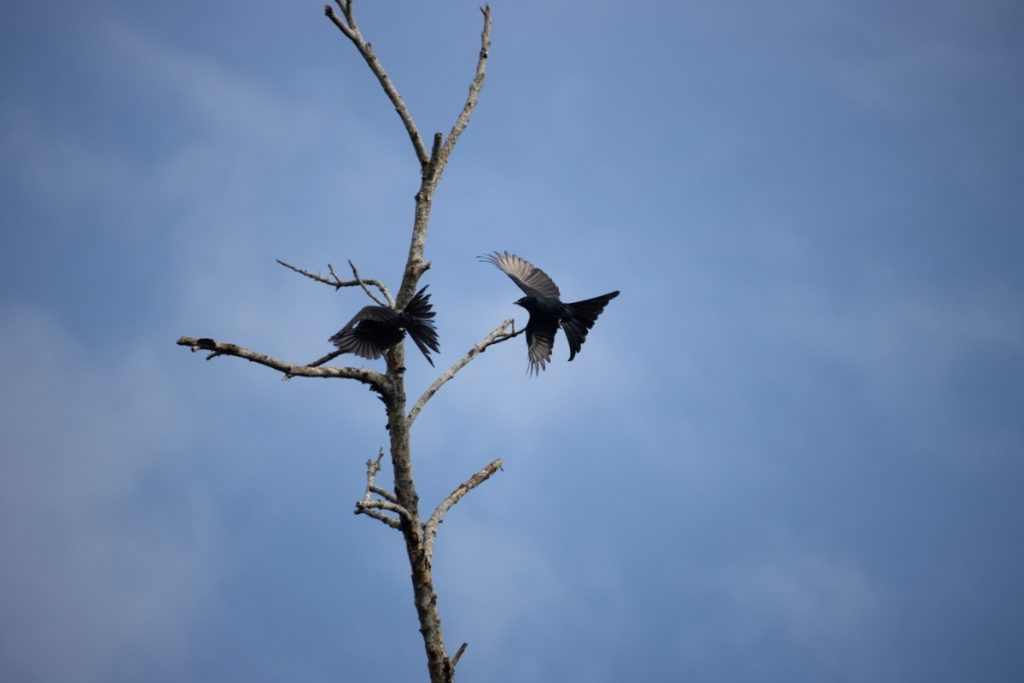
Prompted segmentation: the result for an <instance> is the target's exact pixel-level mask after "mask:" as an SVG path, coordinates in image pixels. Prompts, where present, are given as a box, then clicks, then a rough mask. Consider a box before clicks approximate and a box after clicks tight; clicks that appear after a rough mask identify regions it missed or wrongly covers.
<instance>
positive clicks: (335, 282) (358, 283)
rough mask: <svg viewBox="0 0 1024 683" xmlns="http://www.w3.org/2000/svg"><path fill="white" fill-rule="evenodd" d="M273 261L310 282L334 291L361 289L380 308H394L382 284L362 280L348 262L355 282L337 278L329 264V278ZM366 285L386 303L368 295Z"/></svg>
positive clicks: (279, 261) (376, 281) (388, 293)
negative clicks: (376, 291) (381, 296)
mask: <svg viewBox="0 0 1024 683" xmlns="http://www.w3.org/2000/svg"><path fill="white" fill-rule="evenodd" d="M274 260H275V261H277V262H278V263H280V264H281V265H282V266H284V267H285V268H287V269H288V270H291V271H294V272H296V273H298V274H299V275H304V276H306V277H308V278H309V279H310V280H316V281H317V282H322V283H324V284H325V285H328V286H330V287H334V289H336V290H337V289H341V288H342V287H362V288H363V291H365V292H366V293H367V295H369V297H370V298H371V299H373V300H374V301H376V302H377V303H378V304H379V305H381V306H385V305H387V306H389V307H391V308H394V300H393V299H392V298H391V292H389V291H388V288H387V287H385V286H384V283H383V282H381V281H380V280H366V279H364V278H361V277H359V276H358V274H357V273H356V270H355V266H352V262H351V261H349V262H348V264H349V266H352V272H353V273H354V274H355V275H356V279H355V280H342V279H341V278H340V277H338V274H337V273H335V272H334V266H332V265H331V264H329V263H328V264H327V270H328V271H330V273H331V277H326V276H324V275H321V274H320V273H313V272H311V271H308V270H306V269H305V268H299V267H298V266H293V265H292V264H290V263H286V262H285V261H282V260H281V259H274ZM367 285H371V286H373V287H376V288H377V289H378V290H380V293H381V294H382V295H383V296H384V298H385V299H387V302H388V303H387V304H385V303H384V302H383V301H381V300H380V299H378V298H377V297H375V296H374V295H373V294H370V292H369V290H367V289H366V286H367Z"/></svg>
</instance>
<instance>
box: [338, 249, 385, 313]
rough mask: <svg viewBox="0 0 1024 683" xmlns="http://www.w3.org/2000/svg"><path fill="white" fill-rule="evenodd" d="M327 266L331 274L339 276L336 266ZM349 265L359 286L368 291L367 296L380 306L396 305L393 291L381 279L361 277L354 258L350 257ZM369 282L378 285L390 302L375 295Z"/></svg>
mask: <svg viewBox="0 0 1024 683" xmlns="http://www.w3.org/2000/svg"><path fill="white" fill-rule="evenodd" d="M327 267H328V268H330V269H331V275H334V277H335V278H337V277H338V276H337V274H335V272H334V268H333V267H332V266H331V264H329V263H328V264H327ZM348 267H349V268H351V269H352V277H354V278H355V279H356V282H358V283H359V286H360V287H362V288H363V291H364V292H366V296H368V297H370V298H371V299H373V301H374V303H376V304H377V305H378V306H387V307H388V308H394V307H395V302H394V300H393V299H392V298H391V292H389V291H388V289H387V287H385V286H384V285H383V284H382V283H381V282H380V281H379V280H364V279H362V278H361V277H359V271H358V270H356V264H354V263H352V259H349V261H348ZM368 284H372V285H374V286H375V287H377V289H379V290H380V293H381V294H383V295H384V298H385V299H387V300H388V302H387V303H386V304H385V303H384V302H383V301H381V300H380V299H378V298H377V297H375V296H374V295H373V292H371V291H370V288H369V287H367V286H366V285H368Z"/></svg>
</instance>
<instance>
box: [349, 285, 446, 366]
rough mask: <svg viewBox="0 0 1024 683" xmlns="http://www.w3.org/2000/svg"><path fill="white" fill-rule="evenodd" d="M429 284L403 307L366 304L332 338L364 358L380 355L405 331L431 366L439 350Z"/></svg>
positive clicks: (398, 340)
mask: <svg viewBox="0 0 1024 683" xmlns="http://www.w3.org/2000/svg"><path fill="white" fill-rule="evenodd" d="M426 289H427V288H426V287H423V289H421V290H420V291H418V292H416V295H415V296H414V297H413V298H412V299H411V300H410V301H409V303H408V305H406V307H405V308H403V309H401V310H396V309H394V308H388V307H387V306H364V307H363V308H362V309H361V310H360V311H359V312H358V313H356V314H355V316H353V318H352V319H351V320H350V321H348V323H347V324H346V325H345V327H343V328H341V329H340V330H338V332H337V333H336V334H335V335H334V336H332V337H331V339H330V341H331V343H332V344H334V345H335V346H336V347H337V348H338V351H340V352H342V353H354V354H356V355H357V356H361V357H363V358H380V357H381V356H382V355H383V354H384V352H385V351H387V350H388V349H390V348H391V347H392V346H394V345H395V344H397V343H398V342H400V341H402V338H403V337H405V334H406V332H408V333H409V337H411V338H412V340H413V342H414V343H415V344H416V346H417V347H418V348H419V350H420V352H422V353H423V356H424V358H426V359H427V362H428V363H430V364H431V365H433V364H434V361H433V360H431V358H430V352H431V351H434V352H435V353H437V352H439V351H440V348H441V347H440V344H439V342H438V339H437V328H435V327H434V320H433V319H434V309H433V308H432V307H431V305H430V295H429V294H426V293H425V292H426Z"/></svg>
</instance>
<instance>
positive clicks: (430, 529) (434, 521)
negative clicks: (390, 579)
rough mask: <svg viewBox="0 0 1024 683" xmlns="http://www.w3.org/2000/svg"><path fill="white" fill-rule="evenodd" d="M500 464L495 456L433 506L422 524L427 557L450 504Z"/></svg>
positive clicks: (431, 550) (474, 486)
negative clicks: (428, 517)
mask: <svg viewBox="0 0 1024 683" xmlns="http://www.w3.org/2000/svg"><path fill="white" fill-rule="evenodd" d="M501 465H502V462H501V458H495V459H494V460H493V461H492V462H490V463H489V464H487V465H486V466H484V467H483V469H481V470H480V471H479V472H477V473H476V474H474V475H473V476H472V477H470V478H469V479H467V480H466V481H464V482H463V483H462V484H459V486H458V488H456V489H455V490H454V491H452V492H451V493H449V494H448V497H447V498H445V499H444V500H442V501H441V502H440V503H438V504H437V507H436V508H434V512H433V514H431V515H430V519H428V520H427V523H426V524H425V525H424V526H423V532H424V533H423V536H424V539H423V547H424V549H425V552H426V554H427V557H428V558H430V557H431V556H432V555H433V554H434V538H435V537H436V536H437V526H438V525H439V524H440V523H441V521H442V520H443V519H444V514H445V513H446V512H448V509H449V508H450V507H451V506H453V505H455V504H456V503H458V502H459V501H460V500H462V497H463V496H465V495H466V494H467V493H469V492H470V491H472V490H473V489H475V488H476V487H477V486H479V485H480V484H482V483H484V482H485V481H487V480H488V479H490V478H491V475H492V474H494V473H495V472H497V471H498V470H500V469H501Z"/></svg>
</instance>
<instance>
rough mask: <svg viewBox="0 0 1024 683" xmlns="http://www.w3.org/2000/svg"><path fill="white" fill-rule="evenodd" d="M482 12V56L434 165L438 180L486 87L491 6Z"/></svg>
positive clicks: (478, 59)
mask: <svg viewBox="0 0 1024 683" xmlns="http://www.w3.org/2000/svg"><path fill="white" fill-rule="evenodd" d="M480 11H481V12H482V13H483V15H484V28H483V31H482V32H481V33H480V56H479V57H478V58H477V62H476V74H475V75H474V76H473V81H472V82H471V83H470V84H469V94H468V95H467V96H466V103H465V104H464V105H462V111H461V112H459V117H458V118H457V119H456V120H455V125H453V126H452V129H451V130H450V131H449V132H448V138H447V139H446V140H445V141H444V145H443V146H442V147H441V150H440V152H439V153H438V154H437V159H436V161H435V162H434V165H435V166H436V167H437V177H438V178H440V177H441V173H442V172H443V171H444V167H445V164H447V163H448V157H449V156H451V153H452V148H454V147H455V143H456V142H457V141H458V139H459V136H460V135H462V131H463V130H465V129H466V125H467V124H468V123H469V117H470V116H472V115H473V109H474V108H476V105H477V102H479V100H480V90H481V89H482V88H483V87H484V79H485V78H486V77H487V57H488V55H489V53H490V51H491V6H490V5H484V6H483V7H481V8H480Z"/></svg>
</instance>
